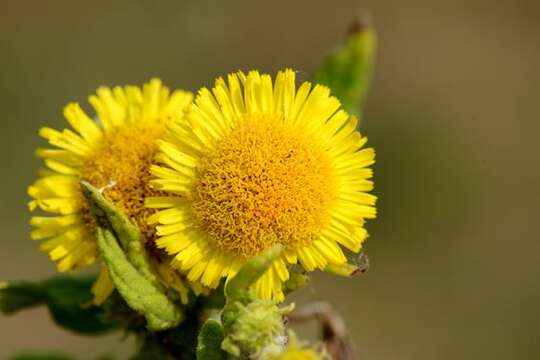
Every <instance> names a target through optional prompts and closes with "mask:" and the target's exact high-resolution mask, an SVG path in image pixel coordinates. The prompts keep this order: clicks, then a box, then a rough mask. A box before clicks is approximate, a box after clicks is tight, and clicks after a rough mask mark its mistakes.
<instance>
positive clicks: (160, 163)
mask: <svg viewBox="0 0 540 360" xmlns="http://www.w3.org/2000/svg"><path fill="white" fill-rule="evenodd" d="M89 101H90V103H91V104H92V106H93V107H94V109H95V111H96V115H95V116H94V117H93V118H91V117H89V116H88V115H87V114H86V113H85V112H84V111H83V110H82V109H81V107H80V106H79V105H78V104H76V103H71V104H68V105H67V106H66V107H65V109H64V116H65V118H66V119H67V121H68V122H69V124H70V125H71V127H72V129H64V130H62V131H57V130H53V129H50V128H43V129H41V130H40V134H41V136H43V137H44V138H46V139H47V140H48V141H49V143H50V144H51V145H53V146H54V147H55V148H54V149H38V150H37V154H38V156H40V157H41V158H43V159H44V163H45V166H46V168H45V169H44V170H42V172H41V173H40V178H39V179H38V180H37V181H36V182H35V183H34V184H33V185H31V186H30V187H29V189H28V193H29V194H30V196H31V197H32V201H31V202H30V204H29V205H30V209H32V210H34V209H37V208H39V209H41V210H43V211H45V212H48V213H53V214H54V216H34V217H33V218H32V220H31V224H32V226H33V227H34V230H33V231H32V238H33V239H36V240H42V239H44V240H45V241H44V242H42V244H41V249H42V250H43V251H44V252H46V253H48V254H49V257H50V258H51V259H52V260H54V261H56V262H57V266H58V270H59V271H62V272H64V271H70V270H77V269H79V268H82V267H85V266H89V265H91V264H93V263H94V262H95V261H96V259H97V258H99V256H98V251H97V243H96V237H95V231H96V222H95V219H94V218H93V216H92V214H91V211H90V209H89V206H88V204H87V203H86V201H85V199H84V197H83V195H82V191H81V185H80V183H81V181H86V182H88V183H90V184H91V185H92V186H94V187H96V188H98V189H100V190H101V191H102V193H103V195H104V197H105V198H106V199H107V200H109V201H110V202H111V203H112V204H114V205H115V206H116V207H118V208H119V209H120V210H121V211H122V212H124V213H125V214H126V216H127V217H128V218H129V219H130V220H131V221H132V222H133V223H134V224H136V225H137V226H138V227H139V228H140V230H141V232H142V234H143V235H144V245H145V249H146V251H147V252H148V254H149V257H150V258H151V260H152V262H153V263H154V264H155V266H156V269H157V271H156V272H157V274H159V275H160V278H161V280H162V281H163V282H164V284H166V285H168V286H170V287H172V288H174V289H178V290H179V292H180V293H182V294H183V295H184V297H185V292H186V291H187V287H186V285H185V284H188V286H190V287H191V289H194V290H195V291H197V292H198V293H200V292H201V291H202V289H215V288H216V287H217V286H218V285H219V284H220V280H221V279H222V278H226V279H228V278H231V277H234V276H235V274H236V273H237V272H238V270H239V268H240V267H241V266H242V265H243V264H244V263H245V262H246V261H247V260H248V259H250V258H252V257H253V256H255V255H257V254H259V253H260V252H261V251H263V250H265V249H268V248H269V247H271V246H272V245H274V244H281V245H283V247H284V251H283V253H282V255H281V256H280V257H279V258H277V259H276V260H275V261H274V263H273V264H272V266H271V267H270V268H269V269H268V271H267V272H266V273H265V274H264V275H263V276H262V277H261V278H260V279H259V280H258V281H257V283H256V284H255V288H256V291H257V293H258V295H259V296H260V297H261V298H263V299H275V300H277V301H282V300H283V299H284V294H283V290H282V284H283V283H284V282H285V281H287V280H288V279H289V270H288V269H289V267H290V266H291V265H293V264H300V265H301V266H302V267H303V268H304V269H305V270H306V271H313V270H315V269H321V270H325V269H326V268H327V267H329V266H334V267H335V266H336V265H337V266H340V265H343V264H345V263H346V261H347V258H346V256H345V255H344V251H343V249H342V247H344V248H346V249H348V250H350V251H352V252H355V253H356V252H359V251H360V249H361V247H362V242H363V241H364V240H365V239H366V237H367V232H366V230H365V229H364V222H365V219H369V218H373V217H375V207H374V204H375V200H376V198H375V196H373V195H371V194H369V193H368V192H369V191H370V190H371V189H372V188H373V182H372V181H371V180H370V178H371V177H372V170H371V168H370V165H372V164H373V162H374V156H375V154H374V151H373V149H371V148H364V144H365V143H366V140H367V139H366V138H365V137H363V136H362V135H360V133H359V132H358V131H357V130H356V128H357V119H356V118H355V117H354V116H349V115H348V114H347V113H346V112H345V111H344V110H341V109H340V102H339V100H338V99H337V98H335V97H332V96H331V95H330V90H329V89H328V88H326V87H324V86H321V85H313V84H311V83H308V82H304V83H303V84H301V85H300V86H299V87H298V88H297V86H296V81H295V72H294V71H292V70H285V71H281V72H279V73H278V74H277V76H276V77H275V80H274V81H273V82H272V79H271V77H270V76H269V75H267V74H260V73H259V72H257V71H251V72H249V73H247V74H244V73H242V72H239V73H233V74H229V75H228V77H227V80H225V79H223V78H218V79H217V80H216V83H215V86H214V87H213V88H212V89H207V88H202V89H201V90H199V91H198V94H197V96H196V97H195V99H194V100H193V96H192V94H191V93H189V92H186V91H183V90H175V91H172V92H171V91H170V90H169V89H168V88H166V87H165V86H163V85H162V84H161V82H160V81H159V80H157V79H153V80H151V81H150V82H149V83H148V84H146V85H145V86H144V87H143V88H142V89H140V88H138V87H134V86H126V87H116V88H113V89H109V88H105V87H102V88H99V89H98V91H97V94H96V95H92V96H90V99H89ZM94 289H95V295H96V303H102V302H103V301H104V300H105V299H106V298H107V295H108V294H110V293H111V291H112V290H113V284H112V283H111V281H110V277H109V276H108V273H107V269H106V266H102V271H101V274H100V276H99V278H98V281H97V283H96V284H95V287H94Z"/></svg>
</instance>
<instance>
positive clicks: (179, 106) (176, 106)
mask: <svg viewBox="0 0 540 360" xmlns="http://www.w3.org/2000/svg"><path fill="white" fill-rule="evenodd" d="M89 101H90V103H91V104H92V106H93V107H94V109H95V111H96V120H95V121H94V120H93V119H92V118H90V117H89V116H88V115H87V114H86V113H85V112H84V111H83V110H82V109H81V107H80V106H79V105H78V104H77V103H70V104H68V105H67V106H66V107H65V108H64V116H65V118H66V119H67V121H68V122H69V124H70V125H71V127H72V128H73V129H74V130H75V131H73V130H71V129H64V130H63V131H57V130H54V129H51V128H48V127H45V128H42V129H41V130H40V135H41V136H42V137H44V138H45V139H47V140H48V141H49V143H50V144H51V145H53V146H54V147H55V148H54V149H38V150H37V155H38V156H39V157H41V158H43V159H44V162H45V165H46V169H44V170H42V171H41V173H40V178H39V179H38V180H37V181H36V182H34V184H32V185H31V186H30V187H29V188H28V194H29V195H30V196H31V197H32V198H33V200H32V201H30V203H29V207H30V209H31V210H35V209H41V210H43V211H45V212H48V213H52V214H55V215H54V216H34V217H32V219H31V225H32V226H33V227H34V229H33V231H32V233H31V237H32V239H36V240H41V239H46V241H45V242H43V243H42V244H41V250H43V251H44V252H46V253H48V254H49V256H50V258H51V259H52V260H54V261H56V262H57V266H58V270H59V271H62V272H64V271H70V270H76V269H79V268H81V267H84V266H88V265H91V264H92V263H94V261H95V259H96V256H97V244H96V240H95V221H94V218H93V216H92V214H91V212H90V209H89V206H88V205H87V203H86V201H85V199H84V198H83V195H82V192H81V188H80V182H81V180H85V181H88V182H89V183H90V184H92V185H93V186H94V187H97V188H101V189H102V191H103V195H104V196H105V197H106V198H107V199H108V200H109V201H111V202H112V203H113V204H114V205H115V206H116V207H118V208H119V209H120V210H122V211H123V212H124V213H125V214H126V215H127V216H128V217H129V218H130V219H131V221H133V223H135V224H137V225H138V226H139V228H140V229H141V231H142V233H143V235H144V236H145V237H146V239H148V240H153V239H154V237H155V231H154V228H153V227H152V226H149V225H148V222H147V221H146V220H147V217H148V216H149V215H151V214H152V212H153V211H152V210H151V209H148V208H147V207H144V199H145V198H146V197H148V196H156V195H160V193H159V191H157V190H155V189H154V188H152V187H150V186H149V184H148V182H149V180H150V172H149V169H150V165H151V163H152V161H153V158H154V156H155V153H156V150H157V145H156V143H157V139H158V138H159V137H160V136H161V135H162V132H163V129H164V127H165V124H166V123H169V122H176V121H180V119H181V118H182V117H183V115H184V110H185V109H186V108H187V107H188V105H189V104H190V103H191V101H192V94H191V93H188V92H185V91H182V90H176V91H174V92H172V93H171V92H170V91H169V89H168V88H167V87H165V86H163V85H162V84H161V82H160V81H159V80H157V79H153V80H151V81H150V82H149V83H147V84H146V85H144V87H143V88H142V89H140V88H139V87H135V86H126V87H115V88H114V89H109V88H107V87H100V88H99V89H98V90H97V94H96V95H92V96H90V98H89ZM111 291H112V284H111V282H110V279H109V276H108V273H107V270H106V269H105V266H102V269H101V272H100V275H99V277H98V281H97V282H96V284H95V286H94V294H95V296H96V298H95V302H96V303H100V302H102V301H104V300H105V298H106V297H107V296H108V294H109V293H110V292H111Z"/></svg>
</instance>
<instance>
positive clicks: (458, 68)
mask: <svg viewBox="0 0 540 360" xmlns="http://www.w3.org/2000/svg"><path fill="white" fill-rule="evenodd" d="M365 10H369V11H370V12H371V13H372V14H373V18H374V23H375V25H376V28H377V30H378V33H379V43H380V48H379V53H378V62H377V69H376V74H375V82H374V85H373V88H372V92H371V94H370V97H369V99H368V105H367V109H366V113H365V118H364V119H363V123H362V125H361V126H362V131H363V132H364V133H365V134H367V135H368V137H369V138H370V144H371V145H372V146H374V147H375V148H376V150H377V153H378V155H377V164H376V167H375V170H376V194H377V195H378V196H379V197H380V201H379V203H378V207H379V209H380V210H379V214H380V215H379V218H378V219H377V220H376V221H374V222H371V223H369V225H368V228H369V230H370V233H371V238H370V239H369V241H368V243H367V253H368V255H369V257H370V259H371V264H372V266H371V270H370V271H369V273H368V274H367V275H362V276H359V277H356V278H353V279H352V280H351V279H337V278H335V277H331V276H329V275H324V274H321V275H318V276H316V277H315V279H314V281H313V282H312V284H311V285H310V286H309V288H307V289H304V290H302V291H301V293H299V294H298V295H297V296H296V299H297V300H298V301H300V302H307V301H313V300H320V299H327V300H328V301H330V302H332V303H333V304H334V305H335V307H336V308H337V309H338V310H339V311H340V312H341V313H342V314H343V315H344V316H345V318H346V321H347V324H348V326H349V330H350V333H351V336H352V338H353V339H354V342H355V344H356V347H357V350H358V352H359V354H360V355H361V357H360V359H366V360H383V359H385V360H386V359H403V360H408V359H415V360H417V359H441V360H444V359H456V358H459V359H475V360H477V359H491V360H494V359H534V358H538V357H539V356H540V339H539V337H540V324H539V322H540V310H539V308H538V307H539V305H540V286H539V284H538V268H537V266H538V264H539V260H540V242H539V236H538V234H537V233H536V229H535V228H534V226H533V218H535V217H536V216H538V214H539V210H540V209H539V204H540V190H539V186H540V170H539V168H538V155H539V150H538V149H539V145H540V141H539V136H540V122H539V119H538V115H539V110H538V102H539V94H540V69H539V66H540V41H539V38H540V5H539V3H538V2H536V1H533V0H524V1H519V0H502V1H498V0H491V1H488V0H455V1H433V0H410V1H400V0H378V1H376V0H370V1H368V0H365V1H334V2H330V1H265V2H255V1H156V2H152V1H142V0H132V1H92V2H75V1H18V2H14V1H0V114H1V122H0V126H1V128H0V134H1V140H2V141H1V142H0V162H1V171H2V177H1V179H2V180H1V186H0V191H1V194H0V195H1V196H0V202H1V207H0V226H1V228H2V230H3V234H2V237H1V240H0V278H1V279H41V278H45V277H47V276H49V275H52V274H54V272H55V270H54V266H53V265H52V263H51V262H50V261H49V260H48V259H47V258H46V256H45V255H43V254H41V253H40V252H39V251H38V244H37V243H35V242H32V241H30V240H29V236H28V230H29V228H28V225H27V223H28V218H29V215H28V213H27V209H26V201H27V196H26V187H27V185H28V184H29V183H30V182H31V181H32V180H33V179H34V176H35V172H36V169H37V167H38V164H39V162H38V161H37V160H36V159H35V158H34V156H33V149H34V148H35V147H37V146H38V145H43V144H44V142H43V141H41V140H40V139H39V138H38V136H37V129H38V128H39V127H40V126H43V125H49V126H53V127H57V128H61V127H64V126H65V125H66V122H65V121H64V120H63V119H62V116H61V110H62V106H63V105H64V104H65V103H66V102H68V101H72V100H77V101H80V102H81V103H83V102H84V103H85V102H86V97H87V96H88V95H89V94H91V93H92V92H93V91H94V90H95V88H96V87H97V86H98V85H101V84H107V85H115V84H125V83H132V84H141V83H143V82H144V81H146V80H147V79H149V78H150V77H152V76H159V77H161V78H162V79H163V80H164V81H165V83H166V84H168V85H169V86H171V87H181V88H186V89H190V90H196V89H197V88H198V87H199V86H200V85H203V84H204V85H209V84H211V83H212V82H213V79H214V78H215V77H216V76H219V75H222V74H225V73H228V72H231V71H235V70H237V69H244V70H246V69H251V68H255V69H260V70H264V71H270V72H274V71H276V70H277V69H282V68H284V67H286V66H288V67H293V68H295V69H297V70H298V71H299V73H300V77H301V78H303V79H308V78H309V75H310V74H311V72H312V71H313V69H314V68H315V67H316V65H317V64H318V63H319V62H320V61H321V59H322V58H323V56H324V55H325V54H326V53H327V52H328V51H329V50H331V49H332V48H333V47H334V46H336V45H337V44H339V43H340V42H341V41H342V40H343V36H344V33H345V31H346V29H347V27H348V24H349V23H350V21H351V20H352V18H353V17H354V16H357V15H361V14H362V13H363V12H364V11H365ZM0 333H1V334H2V336H0V358H5V357H6V356H7V354H11V353H13V352H14V351H16V350H19V349H34V350H38V349H48V348H51V349H58V350H66V351H67V352H70V353H73V354H81V358H82V359H92V358H93V356H92V355H93V354H98V353H102V352H117V353H122V351H123V349H126V348H129V346H128V345H129V344H126V343H123V344H121V345H118V340H119V339H121V334H114V335H110V336H108V337H105V338H100V339H98V340H96V339H92V338H84V337H78V336H74V335H72V334H69V333H67V332H65V331H63V330H59V329H57V328H56V327H55V326H54V325H53V324H52V322H51V321H50V319H49V318H48V314H47V313H46V312H45V311H44V310H41V309H37V310H33V311H29V312H25V313H21V314H18V315H17V316H14V317H4V316H2V317H0Z"/></svg>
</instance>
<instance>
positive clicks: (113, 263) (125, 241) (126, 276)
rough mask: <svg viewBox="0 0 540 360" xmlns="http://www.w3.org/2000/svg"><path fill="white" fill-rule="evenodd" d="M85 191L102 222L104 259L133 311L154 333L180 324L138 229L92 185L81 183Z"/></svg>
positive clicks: (99, 239) (176, 309)
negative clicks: (153, 269)
mask: <svg viewBox="0 0 540 360" xmlns="http://www.w3.org/2000/svg"><path fill="white" fill-rule="evenodd" d="M81 188H82V190H83V194H84V196H85V197H86V199H87V200H88V202H89V204H90V208H91V210H92V213H93V215H94V217H95V218H96V221H97V223H98V226H97V230H96V237H97V242H98V247H99V250H100V253H101V258H102V259H103V261H104V262H105V264H106V265H107V268H108V269H109V275H110V276H111V280H112V282H113V283H114V286H115V287H116V289H117V290H118V292H119V293H120V295H121V296H122V297H123V298H124V300H125V301H126V303H127V304H128V305H129V307H130V308H132V309H133V310H135V311H137V312H138V313H140V314H141V315H143V316H144V317H145V318H146V321H147V327H148V329H149V330H150V331H158V330H165V329H169V328H171V327H174V326H177V325H178V324H180V322H181V321H182V320H183V314H182V312H181V310H180V308H179V307H178V306H176V304H174V303H173V302H172V301H171V299H169V298H168V297H167V295H166V294H165V292H164V289H163V287H162V286H161V285H160V283H159V280H158V279H157V277H156V275H155V274H154V272H153V271H152V267H151V265H150V262H149V260H148V255H147V254H146V250H145V249H144V242H143V238H142V235H141V233H140V231H139V229H138V228H137V226H135V225H133V224H132V223H131V222H130V221H129V219H128V218H127V217H126V216H125V215H124V214H123V213H122V212H121V211H120V210H119V209H117V208H116V207H115V206H114V205H113V204H112V203H110V202H109V201H107V199H105V198H104V197H103V195H102V194H101V192H100V191H99V190H98V189H96V188H95V187H93V186H92V185H90V184H89V183H88V182H86V181H81ZM113 231H114V232H113ZM118 240H120V244H121V245H122V247H121V246H120V244H119V243H118Z"/></svg>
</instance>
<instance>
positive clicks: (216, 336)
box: [197, 318, 226, 360]
mask: <svg viewBox="0 0 540 360" xmlns="http://www.w3.org/2000/svg"><path fill="white" fill-rule="evenodd" d="M223 338H224V334H223V326H221V323H220V322H219V320H216V319H212V318H210V319H208V320H206V322H205V323H204V325H203V327H202V329H201V332H200V333H199V337H198V344H197V360H224V359H225V358H226V354H225V352H224V351H223V350H221V342H222V341H223Z"/></svg>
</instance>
